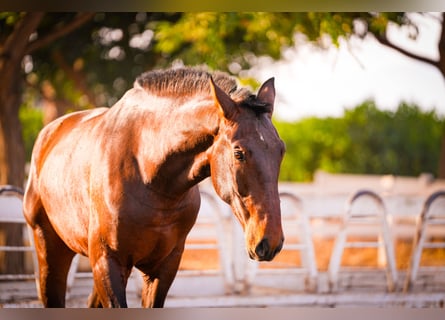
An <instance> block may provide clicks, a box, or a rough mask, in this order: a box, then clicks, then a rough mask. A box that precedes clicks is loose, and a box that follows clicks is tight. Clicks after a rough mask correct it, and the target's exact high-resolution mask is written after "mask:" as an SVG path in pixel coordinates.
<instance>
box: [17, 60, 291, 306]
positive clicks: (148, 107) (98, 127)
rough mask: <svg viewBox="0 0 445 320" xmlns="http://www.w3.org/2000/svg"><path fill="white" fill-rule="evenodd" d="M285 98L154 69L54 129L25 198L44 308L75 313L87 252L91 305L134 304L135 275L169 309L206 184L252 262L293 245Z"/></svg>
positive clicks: (48, 130) (40, 147) (266, 87)
mask: <svg viewBox="0 0 445 320" xmlns="http://www.w3.org/2000/svg"><path fill="white" fill-rule="evenodd" d="M274 99H275V89H274V81H273V78H272V79H270V80H268V81H266V82H265V83H264V84H263V85H262V86H261V88H260V89H259V92H258V94H257V95H254V94H252V93H251V92H249V91H248V90H247V89H240V88H237V86H236V82H235V80H234V79H232V78H230V77H229V76H228V75H226V74H224V73H220V72H216V73H214V74H209V73H208V72H206V71H203V70H198V69H194V68H182V69H172V70H165V71H152V72H148V73H145V74H143V75H141V76H140V77H139V78H138V79H137V80H136V82H135V85H134V87H133V88H132V89H130V90H129V91H127V92H126V94H125V95H124V96H123V97H122V99H121V100H120V101H118V102H117V103H116V104H115V105H114V106H113V107H111V108H99V109H95V110H88V111H81V112H76V113H71V114H69V115H66V116H63V117H61V118H59V119H57V120H55V121H53V122H52V123H50V124H49V125H48V126H46V127H45V128H44V129H43V130H42V132H41V133H40V134H39V137H38V139H37V141H36V144H35V146H34V150H33V155H32V162H31V171H30V177H29V181H28V185H27V188H26V193H25V198H24V214H25V217H26V220H27V222H28V224H29V225H30V226H31V227H32V229H33V231H34V238H35V245H36V250H37V254H38V261H39V271H40V287H41V289H40V290H41V297H42V300H43V303H44V305H45V306H47V307H50V306H51V307H56V306H57V307H61V306H64V304H65V290H66V278H67V273H68V270H69V267H70V264H71V261H72V258H73V256H74V254H75V253H80V254H82V255H85V256H88V257H89V260H90V263H91V267H92V271H93V278H94V286H93V291H92V294H91V296H90V298H89V306H92V307H100V306H104V307H126V306H127V302H126V293H125V288H126V284H127V279H128V277H129V275H130V272H131V270H132V268H133V267H136V268H137V269H139V270H140V271H142V273H143V275H144V286H143V292H142V305H143V306H144V307H162V306H163V304H164V300H165V297H166V295H167V291H168V289H169V288H170V285H171V283H172V281H173V279H174V278H175V275H176V272H177V270H178V265H179V262H180V259H181V256H182V253H183V250H184V242H185V239H186V236H187V234H188V232H189V231H190V229H191V228H192V226H193V224H194V222H195V220H196V216H197V213H198V210H199V206H200V196H199V190H198V186H197V183H198V182H200V181H201V180H203V179H204V178H206V177H208V176H211V178H212V181H213V185H214V188H215V190H216V192H217V193H218V195H219V196H220V197H221V198H222V199H223V200H224V201H225V202H227V203H229V204H230V205H231V207H232V209H233V212H234V214H235V215H236V217H237V218H238V220H239V221H240V223H241V224H242V226H243V228H244V231H245V241H246V246H247V250H248V253H249V255H250V257H251V258H252V259H256V260H260V261H261V260H271V259H273V258H274V256H275V255H276V254H277V253H278V252H279V251H280V250H281V247H282V245H283V241H284V238H283V232H282V228H281V213H280V200H279V197H278V173H279V168H280V164H281V160H282V157H283V153H284V144H283V142H282V141H281V140H280V138H279V136H278V134H277V131H276V130H275V128H274V126H273V125H272V122H271V115H272V112H273V106H274Z"/></svg>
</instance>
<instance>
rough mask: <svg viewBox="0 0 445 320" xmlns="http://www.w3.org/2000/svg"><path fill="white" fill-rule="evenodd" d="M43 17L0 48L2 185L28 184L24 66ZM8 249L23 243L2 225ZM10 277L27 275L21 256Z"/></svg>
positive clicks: (14, 259) (23, 25)
mask: <svg viewBox="0 0 445 320" xmlns="http://www.w3.org/2000/svg"><path fill="white" fill-rule="evenodd" d="M42 17H43V14H42V13H31V14H27V15H26V16H25V17H24V18H23V19H22V20H21V21H20V22H19V23H17V25H16V28H15V29H14V31H13V32H12V33H11V34H10V35H9V36H8V37H7V38H6V41H5V43H2V44H0V48H1V49H2V51H1V55H0V184H11V185H14V186H17V187H20V188H23V186H24V182H25V147H24V144H23V139H22V128H21V124H20V119H19V108H20V103H21V100H22V88H21V85H22V73H21V62H22V60H23V57H24V56H25V52H26V46H27V44H28V39H29V36H30V35H31V33H32V32H34V31H35V30H36V28H37V26H38V24H39V23H40V21H41V19H42ZM2 229H3V231H4V234H5V238H6V244H7V245H20V244H21V243H22V227H21V226H20V225H11V224H8V225H7V227H6V225H3V228H2ZM5 261H6V263H5V266H4V268H3V269H4V270H5V271H6V272H7V273H22V272H23V271H24V255H23V253H22V252H8V253H7V254H6V255H5Z"/></svg>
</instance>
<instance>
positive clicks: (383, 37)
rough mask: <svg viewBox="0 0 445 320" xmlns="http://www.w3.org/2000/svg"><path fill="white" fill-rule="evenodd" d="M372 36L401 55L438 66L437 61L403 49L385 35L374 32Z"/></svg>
mask: <svg viewBox="0 0 445 320" xmlns="http://www.w3.org/2000/svg"><path fill="white" fill-rule="evenodd" d="M374 36H375V38H376V39H377V41H378V42H380V43H381V44H382V45H384V46H387V47H389V48H391V49H394V50H396V51H398V52H399V53H401V54H403V55H405V56H407V57H409V58H412V59H415V60H417V61H420V62H424V63H427V64H429V65H432V66H434V67H436V68H439V61H436V60H432V59H429V58H426V57H423V56H420V55H418V54H415V53H412V52H410V51H408V50H405V49H403V48H401V47H399V46H397V45H395V44H394V43H392V42H391V41H389V40H388V38H387V37H386V35H378V34H374Z"/></svg>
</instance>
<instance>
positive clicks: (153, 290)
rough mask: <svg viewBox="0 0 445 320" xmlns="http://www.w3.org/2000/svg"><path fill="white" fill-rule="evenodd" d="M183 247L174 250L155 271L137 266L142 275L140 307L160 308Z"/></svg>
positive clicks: (173, 277) (176, 269) (172, 278)
mask: <svg viewBox="0 0 445 320" xmlns="http://www.w3.org/2000/svg"><path fill="white" fill-rule="evenodd" d="M183 251H184V247H182V248H177V249H175V250H174V251H173V252H172V253H171V254H170V255H169V256H168V257H167V258H166V259H165V260H164V261H163V262H162V264H161V265H160V266H159V268H158V269H157V270H154V271H153V270H148V269H146V268H144V266H138V268H139V270H141V271H142V273H143V280H144V283H143V287H142V307H144V308H162V307H164V302H165V298H166V297H167V293H168V290H169V289H170V286H171V284H172V283H173V280H174V279H175V276H176V273H177V271H178V268H179V263H180V262H181V256H182V252H183Z"/></svg>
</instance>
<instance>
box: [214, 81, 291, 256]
mask: <svg viewBox="0 0 445 320" xmlns="http://www.w3.org/2000/svg"><path fill="white" fill-rule="evenodd" d="M211 82H212V83H211V87H212V93H213V96H214V98H215V103H216V105H217V106H218V108H219V110H220V115H221V117H220V125H219V130H218V133H217V135H216V137H215V140H214V143H213V147H212V148H211V149H210V154H209V161H210V171H211V177H212V181H213V185H214V187H215V190H216V192H217V193H218V195H219V196H220V197H221V198H222V199H223V200H224V201H225V202H227V203H228V204H230V206H231V207H232V210H233V212H234V214H235V215H236V217H237V218H238V220H239V221H240V223H241V225H242V227H243V229H244V233H245V239H246V245H247V250H248V253H249V256H250V257H251V258H252V259H255V260H259V261H262V260H267V261H269V260H272V259H273V258H274V257H275V255H276V254H277V253H278V252H279V251H280V250H281V248H282V246H283V241H284V237H283V230H282V227H281V212H280V199H279V195H278V174H279V170H280V165H281V161H282V158H283V154H284V150H285V148H284V143H283V141H282V140H281V139H280V137H279V136H278V133H277V131H276V129H275V128H274V126H273V124H272V121H271V117H272V112H273V106H274V100H275V88H274V80H273V78H272V79H269V80H268V81H266V82H265V83H264V84H263V85H262V86H261V88H260V90H259V92H258V94H257V95H256V96H255V95H250V96H248V97H247V99H241V100H240V101H238V100H237V99H236V98H231V97H230V96H229V95H228V94H226V93H225V92H224V91H223V90H221V89H220V88H219V87H218V86H217V85H215V83H214V82H213V81H211Z"/></svg>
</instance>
